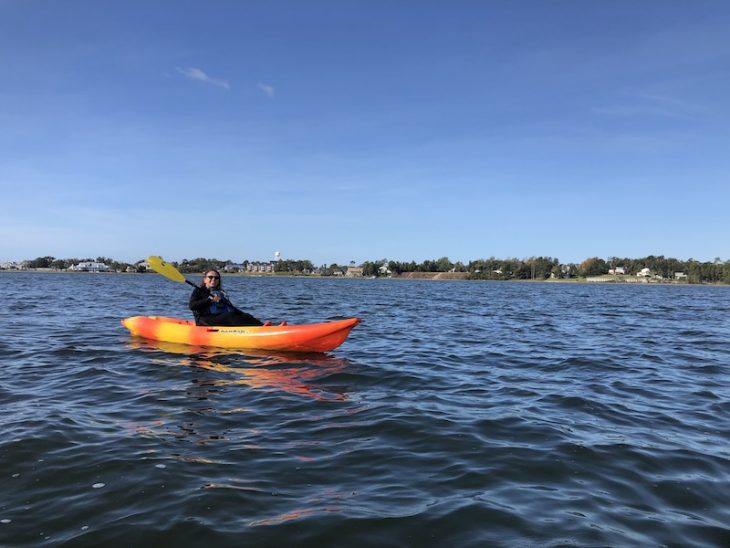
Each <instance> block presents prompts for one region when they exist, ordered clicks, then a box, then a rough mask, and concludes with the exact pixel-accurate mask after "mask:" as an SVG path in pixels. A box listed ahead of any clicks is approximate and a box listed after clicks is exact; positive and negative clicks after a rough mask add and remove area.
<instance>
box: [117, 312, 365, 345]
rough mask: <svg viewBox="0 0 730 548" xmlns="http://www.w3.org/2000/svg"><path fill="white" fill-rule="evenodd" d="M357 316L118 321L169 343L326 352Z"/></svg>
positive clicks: (341, 338) (356, 321) (137, 333)
mask: <svg viewBox="0 0 730 548" xmlns="http://www.w3.org/2000/svg"><path fill="white" fill-rule="evenodd" d="M359 323H360V319H359V318H347V319H345V320H335V321H331V322H325V323H315V324H304V325H269V326H246V327H229V326H203V325H195V322H193V321H191V320H183V319H179V318H168V317H165V316H133V317H131V318H125V319H123V320H122V325H123V326H124V327H126V328H127V329H128V330H129V332H130V333H131V334H132V335H135V336H139V337H144V338H146V339H152V340H156V341H164V342H171V343H181V344H190V345H196V346H215V347H218V348H240V349H258V350H278V351H286V352H328V351H330V350H334V349H335V348H337V347H338V346H340V345H341V344H342V343H343V342H344V341H345V339H346V338H347V336H348V335H349V334H350V331H351V330H352V328H353V327H355V326H356V325H357V324H359Z"/></svg>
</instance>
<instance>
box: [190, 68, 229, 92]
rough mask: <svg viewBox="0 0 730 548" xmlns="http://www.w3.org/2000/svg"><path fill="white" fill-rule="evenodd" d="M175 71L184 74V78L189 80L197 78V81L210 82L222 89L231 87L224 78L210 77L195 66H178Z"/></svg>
mask: <svg viewBox="0 0 730 548" xmlns="http://www.w3.org/2000/svg"><path fill="white" fill-rule="evenodd" d="M177 71H178V72H179V73H180V74H182V75H183V76H185V78H189V79H191V80H197V81H198V82H203V83H204V84H211V85H213V86H217V87H219V88H224V89H231V86H229V85H228V82H226V81H225V80H219V79H217V78H211V77H210V76H208V75H207V74H206V73H205V72H203V71H202V70H200V69H199V68H195V67H185V68H180V67H178V69H177Z"/></svg>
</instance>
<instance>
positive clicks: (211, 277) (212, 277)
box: [206, 276, 221, 280]
mask: <svg viewBox="0 0 730 548" xmlns="http://www.w3.org/2000/svg"><path fill="white" fill-rule="evenodd" d="M206 278H208V279H209V280H220V278H221V277H220V276H206Z"/></svg>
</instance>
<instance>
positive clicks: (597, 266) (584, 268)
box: [578, 257, 608, 276]
mask: <svg viewBox="0 0 730 548" xmlns="http://www.w3.org/2000/svg"><path fill="white" fill-rule="evenodd" d="M578 272H579V273H580V275H581V276H600V275H601V274H608V265H607V264H606V261H604V260H603V259H601V258H599V257H590V258H588V259H586V260H585V261H583V262H582V263H580V266H579V267H578Z"/></svg>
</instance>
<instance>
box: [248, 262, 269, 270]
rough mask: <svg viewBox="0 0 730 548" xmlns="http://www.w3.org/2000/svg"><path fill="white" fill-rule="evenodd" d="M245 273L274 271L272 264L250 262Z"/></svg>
mask: <svg viewBox="0 0 730 548" xmlns="http://www.w3.org/2000/svg"><path fill="white" fill-rule="evenodd" d="M246 271H247V272H273V271H274V264H273V263H261V262H252V263H248V265H247V266H246Z"/></svg>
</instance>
